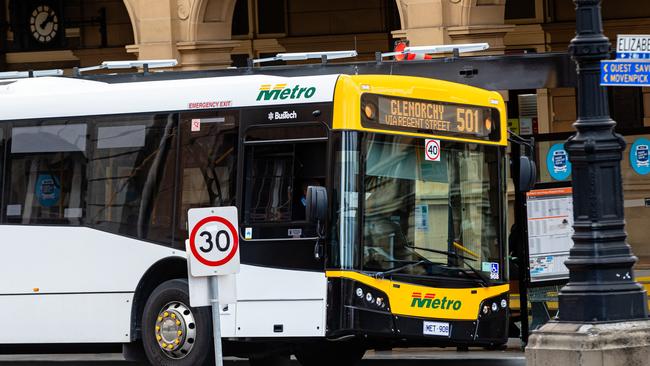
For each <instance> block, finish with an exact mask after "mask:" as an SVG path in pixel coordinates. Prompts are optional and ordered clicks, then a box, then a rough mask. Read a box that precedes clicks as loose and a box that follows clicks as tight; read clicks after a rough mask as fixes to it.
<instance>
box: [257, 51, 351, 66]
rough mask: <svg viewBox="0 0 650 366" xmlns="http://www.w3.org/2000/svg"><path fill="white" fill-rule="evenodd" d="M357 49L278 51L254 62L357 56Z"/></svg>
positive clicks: (333, 58)
mask: <svg viewBox="0 0 650 366" xmlns="http://www.w3.org/2000/svg"><path fill="white" fill-rule="evenodd" d="M357 55H358V54H357V51H355V50H349V51H319V52H295V53H278V54H277V55H275V56H273V57H265V58H257V59H254V60H253V64H261V63H264V62H272V61H303V60H313V59H319V60H321V61H322V60H325V61H329V60H336V59H341V58H348V57H357Z"/></svg>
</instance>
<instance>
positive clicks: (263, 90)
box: [257, 84, 316, 101]
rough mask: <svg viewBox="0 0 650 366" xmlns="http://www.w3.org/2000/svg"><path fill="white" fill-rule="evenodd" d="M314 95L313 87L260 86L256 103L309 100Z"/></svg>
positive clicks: (314, 89)
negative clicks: (280, 100) (263, 101)
mask: <svg viewBox="0 0 650 366" xmlns="http://www.w3.org/2000/svg"><path fill="white" fill-rule="evenodd" d="M314 94H316V88H315V87H313V86H312V87H308V88H305V87H301V86H300V85H296V86H294V87H293V88H292V87H287V84H275V85H271V84H263V85H261V86H260V93H259V94H257V101H261V100H278V99H282V100H284V99H300V98H305V99H309V98H311V97H313V96H314Z"/></svg>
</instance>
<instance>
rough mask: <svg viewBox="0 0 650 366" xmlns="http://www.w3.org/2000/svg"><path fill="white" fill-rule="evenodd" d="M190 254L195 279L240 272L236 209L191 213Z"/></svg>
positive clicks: (223, 208)
mask: <svg viewBox="0 0 650 366" xmlns="http://www.w3.org/2000/svg"><path fill="white" fill-rule="evenodd" d="M187 216H188V225H189V228H190V237H189V241H188V244H187V247H188V248H187V253H188V257H189V261H190V272H191V274H192V276H195V277H202V276H214V275H224V274H233V273H237V272H239V233H238V231H237V228H238V223H237V208H236V207H213V208H196V209H191V210H189V211H188V215H187Z"/></svg>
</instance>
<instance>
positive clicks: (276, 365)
mask: <svg viewBox="0 0 650 366" xmlns="http://www.w3.org/2000/svg"><path fill="white" fill-rule="evenodd" d="M248 364H249V365H250V366H289V365H291V357H290V356H287V355H270V356H264V357H251V358H249V359H248Z"/></svg>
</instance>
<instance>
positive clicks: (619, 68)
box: [600, 60, 650, 86]
mask: <svg viewBox="0 0 650 366" xmlns="http://www.w3.org/2000/svg"><path fill="white" fill-rule="evenodd" d="M600 85H603V86H606V85H613V86H650V61H641V60H639V61H623V60H615V61H612V60H607V61H600Z"/></svg>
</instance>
